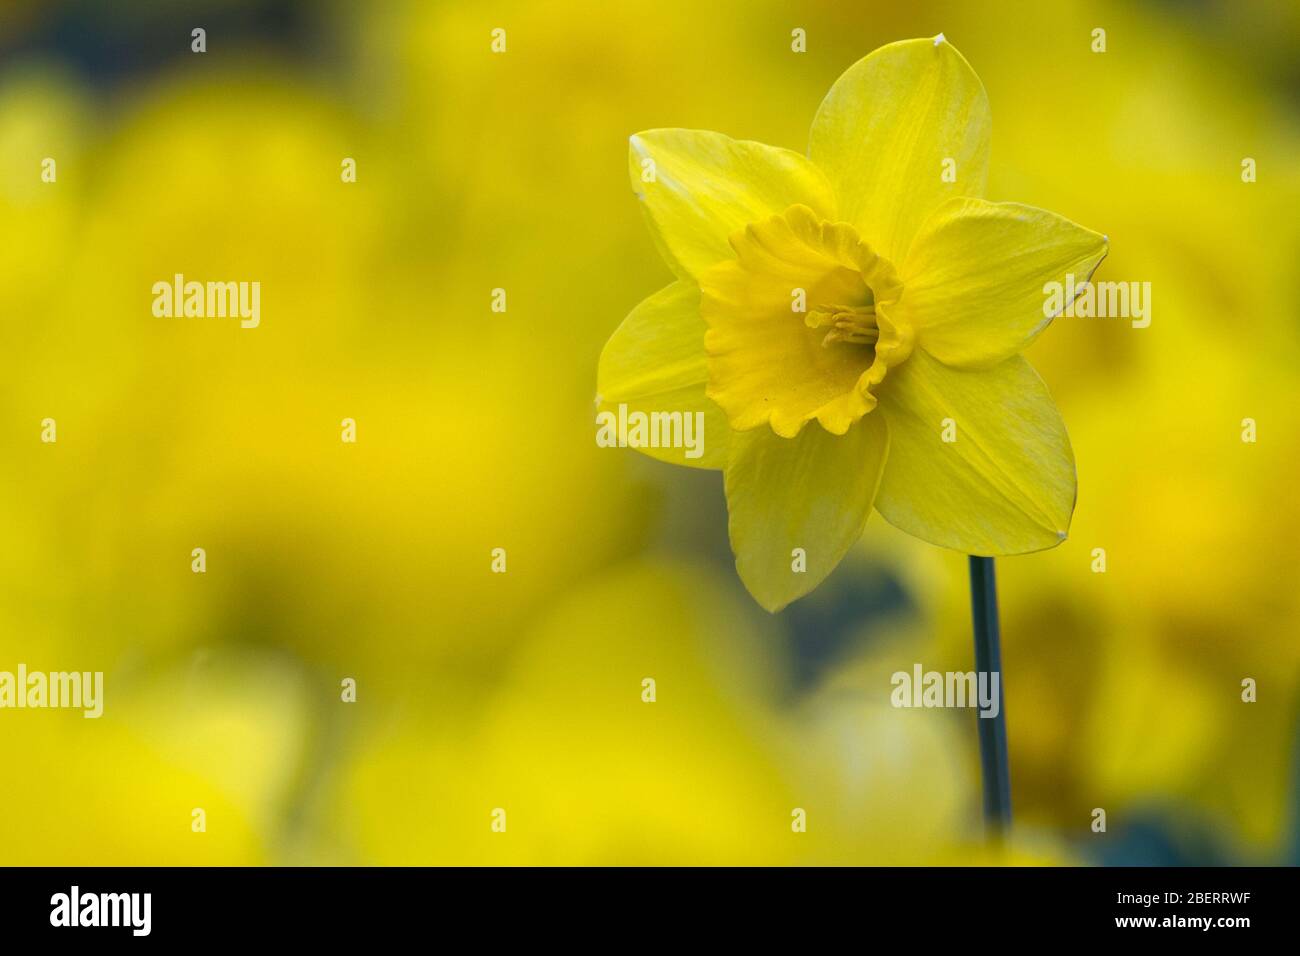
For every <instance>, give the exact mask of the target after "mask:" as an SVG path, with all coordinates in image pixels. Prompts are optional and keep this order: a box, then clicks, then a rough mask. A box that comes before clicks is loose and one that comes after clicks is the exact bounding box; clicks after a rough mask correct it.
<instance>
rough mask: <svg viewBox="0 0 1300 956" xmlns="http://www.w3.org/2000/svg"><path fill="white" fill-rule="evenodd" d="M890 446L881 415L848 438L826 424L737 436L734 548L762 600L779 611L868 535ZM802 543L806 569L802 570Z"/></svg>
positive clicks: (732, 485) (730, 482) (732, 479)
mask: <svg viewBox="0 0 1300 956" xmlns="http://www.w3.org/2000/svg"><path fill="white" fill-rule="evenodd" d="M888 450H889V434H888V431H887V430H886V427H885V422H884V420H883V419H882V418H881V416H880V415H878V414H874V413H873V414H870V415H866V416H864V417H863V418H862V419H860V420H859V421H858V422H857V423H856V424H854V425H853V427H851V428H850V429H849V430H848V432H847V433H846V434H844V435H832V434H830V433H829V432H827V431H826V429H824V428H822V427H821V426H820V425H809V426H808V427H807V428H805V429H804V430H803V431H802V432H800V433H799V435H798V436H797V437H795V438H781V437H779V436H777V435H775V434H773V433H772V431H771V430H770V429H767V428H757V429H754V430H753V431H748V432H735V433H733V435H732V453H731V460H730V461H729V462H727V470H726V489H727V511H728V520H729V525H730V529H731V550H732V551H734V552H735V554H736V570H737V571H738V572H739V573H740V578H741V580H742V581H744V582H745V587H747V588H748V589H749V593H750V594H752V595H753V596H754V599H755V600H756V601H758V603H759V604H761V605H762V606H763V607H765V608H766V609H767V610H769V611H773V612H775V611H779V610H781V608H783V607H785V606H786V605H787V604H789V603H790V602H791V601H793V600H795V599H796V598H800V597H803V595H805V594H807V593H808V592H809V591H811V590H812V589H813V588H815V587H816V586H817V585H818V584H820V583H821V582H822V581H823V580H824V579H825V578H826V576H827V575H828V574H830V573H831V571H833V570H834V569H835V566H836V565H837V564H839V563H840V559H841V558H843V557H844V555H845V553H846V552H847V551H848V550H849V548H850V547H852V546H853V544H854V543H855V542H856V541H857V540H858V538H859V537H861V536H862V529H863V528H864V527H865V526H866V523H867V516H868V515H869V514H870V513H871V502H872V499H873V498H874V497H875V495H876V488H877V486H878V485H879V482H880V473H881V470H882V467H883V466H884V463H885V457H886V455H887V453H888ZM796 548H801V549H803V553H804V555H805V557H804V560H805V561H806V562H807V564H806V567H807V570H806V571H802V572H800V571H796V570H794V565H795V561H796V558H797V556H796V554H795V553H794V549H796Z"/></svg>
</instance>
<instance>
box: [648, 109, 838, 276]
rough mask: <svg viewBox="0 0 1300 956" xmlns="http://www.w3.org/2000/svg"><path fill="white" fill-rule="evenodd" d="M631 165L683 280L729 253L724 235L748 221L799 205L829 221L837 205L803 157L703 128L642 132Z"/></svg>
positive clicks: (659, 239) (667, 255)
mask: <svg viewBox="0 0 1300 956" xmlns="http://www.w3.org/2000/svg"><path fill="white" fill-rule="evenodd" d="M647 160H649V161H652V163H653V165H652V166H647V165H646V161H647ZM628 171H629V173H630V175H631V177H632V190H633V191H634V192H635V193H636V195H637V198H639V199H640V200H641V201H642V202H643V204H644V205H643V208H644V210H645V213H646V218H647V220H648V221H649V223H650V230H651V232H652V233H653V234H654V236H655V241H656V244H657V245H658V246H659V250H660V252H661V253H662V254H663V256H664V259H665V260H667V262H668V264H669V266H671V267H672V269H673V271H674V272H675V273H677V275H678V277H680V278H686V277H688V276H698V275H699V273H700V272H702V271H703V270H705V269H707V268H708V267H709V266H711V265H713V264H715V263H717V262H721V261H722V260H724V259H730V258H732V251H731V247H730V246H729V245H728V244H727V237H728V236H730V235H731V234H732V233H733V232H735V231H736V230H737V229H740V228H741V227H743V226H744V225H745V224H746V223H750V222H755V221H757V220H759V219H766V218H767V217H768V216H771V215H774V214H776V213H779V212H782V211H783V210H785V209H786V208H788V207H789V206H792V205H794V204H795V203H802V204H803V205H806V206H810V207H811V208H812V209H813V210H815V211H816V212H817V213H818V214H819V215H820V216H822V217H823V218H825V219H830V218H833V214H834V211H835V198H834V194H833V193H832V192H831V188H830V186H829V184H828V183H827V182H826V177H825V176H823V175H822V173H821V171H820V170H818V169H817V167H816V166H814V165H813V164H812V163H811V162H809V161H808V160H807V159H805V158H804V157H803V156H800V155H799V154H798V153H795V152H792V151H790V150H788V149H778V148H777V147H774V146H765V145H763V144H762V143H754V142H749V141H747V140H736V139H731V138H730V137H729V136H724V135H722V134H721V133H712V132H708V131H706V130H691V129H652V130H646V131H645V132H643V133H637V134H636V135H635V136H633V137H632V138H631V139H630V140H629V152H628ZM647 178H651V179H652V181H647Z"/></svg>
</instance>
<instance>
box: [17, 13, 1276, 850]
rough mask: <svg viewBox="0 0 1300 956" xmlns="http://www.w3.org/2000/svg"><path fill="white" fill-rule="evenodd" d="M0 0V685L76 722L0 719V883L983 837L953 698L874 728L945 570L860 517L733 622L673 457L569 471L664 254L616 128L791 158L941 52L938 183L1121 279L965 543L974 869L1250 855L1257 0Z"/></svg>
mask: <svg viewBox="0 0 1300 956" xmlns="http://www.w3.org/2000/svg"><path fill="white" fill-rule="evenodd" d="M6 6H7V10H6V19H5V21H4V25H3V26H0V225H2V227H3V228H2V231H0V252H2V254H0V355H2V356H3V357H2V358H0V370H2V372H3V374H0V478H2V481H3V483H2V485H0V490H2V492H3V493H0V528H3V534H4V538H3V540H4V547H3V549H0V670H15V669H16V668H17V666H18V664H19V663H20V662H22V663H25V664H26V665H27V666H28V667H29V668H30V669H45V670H82V671H87V670H102V671H103V672H104V674H105V687H106V700H105V710H104V716H103V717H102V718H100V719H98V720H86V719H83V718H82V717H81V715H80V713H78V712H75V711H57V710H45V711H40V710H23V711H17V710H4V711H0V760H3V765H4V767H5V772H4V779H5V785H4V786H3V787H0V863H5V864H46V863H69V864H490V863H511V864H588V863H594V864H651V865H659V864H729V863H734V864H767V863H773V864H803V863H829V864H847V863H882V864H929V863H945V864H953V863H979V862H987V861H989V860H990V859H993V858H995V857H992V856H991V855H990V852H989V851H988V850H986V849H985V848H984V847H983V844H982V839H981V829H980V820H979V799H980V788H979V777H978V758H977V750H976V741H975V726H974V718H973V716H972V715H971V714H970V713H969V712H961V711H957V712H953V711H911V710H896V709H894V708H892V707H891V706H890V705H889V691H890V689H891V687H890V682H889V675H890V674H891V673H892V672H894V671H896V670H908V671H910V670H911V667H912V664H913V663H914V662H922V663H923V664H924V665H925V667H926V668H927V669H939V670H948V669H951V670H967V669H969V668H971V667H972V666H973V664H972V662H971V638H970V620H969V613H970V612H969V604H968V593H967V584H966V579H965V562H964V559H963V557H962V556H961V555H957V554H952V553H948V552H943V551H939V550H936V549H934V548H932V547H930V546H928V545H925V544H923V543H922V542H919V541H916V540H912V539H910V538H907V537H905V536H903V535H901V534H899V533H898V532H896V531H894V530H893V529H891V528H890V527H889V526H887V525H886V524H885V523H884V522H883V521H882V520H880V519H879V517H878V516H877V517H873V519H872V520H871V522H870V523H869V525H868V531H867V535H866V536H865V538H864V540H863V543H862V545H861V546H860V547H859V548H858V549H856V551H855V552H854V553H853V554H852V555H851V556H850V558H849V559H848V560H846V562H845V564H844V565H843V566H842V567H841V568H840V569H839V570H837V571H836V573H835V574H834V575H833V576H832V578H831V579H830V580H829V581H828V582H827V583H826V585H825V586H824V587H823V588H822V589H820V590H819V591H817V592H816V593H814V594H813V595H812V596H810V597H808V598H807V599H805V600H804V601H801V602H799V603H798V604H796V605H795V606H794V607H792V608H791V609H790V610H788V611H786V612H785V613H783V614H780V615H777V616H774V617H773V616H769V615H767V614H765V613H764V612H762V611H761V610H760V609H759V608H758V607H757V606H756V605H755V604H754V603H753V602H752V600H750V598H749V597H748V596H747V595H746V594H745V592H744V590H743V588H742V587H741V586H740V585H739V582H738V580H737V579H736V576H735V573H734V570H733V569H732V567H731V565H730V555H729V552H728V548H727V543H726V521H725V503H724V500H723V495H722V487H721V480H720V477H719V475H718V474H716V473H699V472H693V471H688V470H685V469H675V468H672V467H670V466H667V465H663V464H660V463H657V462H653V461H650V460H649V459H646V458H643V457H641V456H638V455H637V454H636V453H634V452H631V451H626V450H623V451H620V450H612V449H601V448H598V447H597V446H596V444H595V441H594V434H595V429H594V422H593V398H594V392H595V370H596V361H597V357H598V356H599V353H600V349H601V346H602V345H603V343H604V341H605V340H606V339H607V338H608V336H609V334H610V333H611V332H612V331H613V330H614V329H615V327H616V326H617V325H618V323H619V322H620V321H621V319H622V318H623V316H624V315H625V314H626V313H627V312H628V311H629V310H630V309H631V308H632V307H633V306H634V305H636V303H638V302H639V301H641V299H643V298H644V297H645V296H646V295H648V294H650V293H652V292H654V291H655V290H656V289H658V288H660V287H661V286H663V285H665V284H667V282H668V281H669V279H670V275H669V273H668V271H667V269H666V267H665V266H664V265H663V263H662V262H661V261H660V260H659V258H658V257H657V255H656V253H655V251H654V247H653V243H652V241H651V238H650V236H649V235H648V234H647V232H646V230H645V228H644V225H643V222H642V218H641V215H640V213H639V211H638V209H637V208H636V203H635V200H634V199H633V197H632V194H631V190H630V189H629V186H628V183H627V178H626V177H627V161H626V149H627V145H626V141H627V137H628V136H629V135H631V134H632V133H635V132H637V131H638V130H642V129H647V128H653V127H659V126H684V127H698V128H704V129H715V130H719V131H721V132H724V133H727V134H729V135H731V136H734V137H737V138H744V139H755V140H760V141H763V142H767V143H772V144H775V145H780V146H786V147H790V148H794V149H798V150H802V149H803V148H804V147H805V146H806V142H807V133H808V125H809V123H810V121H811V118H812V116H813V113H814V112H815V110H816V107H817V105H818V103H819V102H820V99H821V97H822V95H823V94H824V93H825V91H826V90H827V89H828V88H829V86H830V84H831V83H832V82H833V81H834V79H835V78H836V77H837V76H838V75H839V74H840V73H841V72H842V71H843V70H844V69H845V68H847V67H848V66H849V65H850V64H851V63H853V62H854V61H855V60H857V59H858V58H860V57H861V56H864V55H865V54H867V53H868V52H870V51H871V50H873V49H875V48H876V47H878V46H881V45H883V44H885V43H888V42H891V41H893V40H897V39H903V38H907V37H913V36H930V35H933V34H936V33H938V32H940V31H942V32H944V33H945V34H946V36H947V37H948V39H949V40H950V41H951V42H952V43H953V44H954V45H955V46H956V47H957V48H958V49H960V50H961V51H962V53H963V54H964V55H965V57H966V58H967V59H968V60H969V61H970V63H971V64H972V65H973V67H974V68H975V70H976V72H977V73H979V75H980V77H981V78H982V80H983V82H984V84H985V86H986V88H987V90H988V93H989V98H990V102H991V105H992V112H993V157H992V165H991V175H990V184H989V197H990V198H992V199H996V200H1016V201H1020V202H1025V203H1030V204H1033V205H1038V206H1042V207H1044V208H1047V209H1050V210H1053V211H1055V212H1058V213H1061V214H1063V215H1065V216H1068V217H1069V218H1071V219H1073V220H1075V221H1077V222H1079V223H1082V224H1084V225H1086V226H1088V227H1090V228H1094V229H1096V230H1098V231H1100V232H1104V233H1107V234H1108V235H1109V236H1110V241H1111V255H1110V257H1109V258H1108V260H1107V261H1106V262H1105V264H1104V265H1103V266H1102V272H1101V273H1100V274H1099V277H1100V278H1106V279H1112V280H1116V281H1120V280H1124V281H1149V282H1150V283H1151V284H1152V290H1153V291H1152V323H1151V326H1150V327H1149V328H1146V329H1134V328H1132V327H1130V326H1129V325H1128V324H1127V323H1125V322H1123V321H1115V320H1098V319H1093V320H1088V319H1061V320H1059V321H1057V322H1056V323H1055V324H1054V325H1053V327H1052V329H1051V330H1050V331H1049V332H1048V333H1047V334H1045V335H1044V336H1042V337H1041V338H1040V339H1039V340H1038V341H1037V342H1036V343H1035V344H1034V346H1033V347H1032V349H1031V350H1030V352H1029V358H1030V360H1031V361H1032V362H1033V363H1034V364H1035V366H1036V367H1037V368H1038V369H1039V371H1040V372H1041V373H1042V375H1043V377H1044V378H1045V379H1046V381H1047V382H1048V384H1049V385H1050V387H1051V389H1052V392H1053V395H1054V396H1055V398H1056V399H1057V401H1058V404H1059V405H1060V407H1061V410H1062V414H1063V415H1064V418H1065V421H1066V423H1067V425H1068V427H1069V430H1070V435H1071V438H1072V441H1073V444H1074V450H1075V456H1076V458H1077V461H1078V468H1079V502H1078V507H1077V510H1076V513H1075V517H1074V523H1073V526H1072V529H1071V535H1070V538H1069V540H1068V541H1066V542H1065V544H1063V545H1062V546H1061V547H1060V548H1058V549H1056V550H1054V551H1051V552H1047V553H1043V554H1038V555H1032V556H1027V557H1020V558H1013V559H1006V560H1001V561H999V562H998V569H999V575H1000V588H1001V591H1000V598H1001V603H1002V615H1003V619H1002V624H1003V639H1004V661H1003V663H1004V679H1005V682H1006V684H1005V687H1006V694H1007V703H1006V706H1007V715H1008V724H1009V735H1010V748H1011V763H1012V777H1013V792H1014V801H1015V811H1016V818H1017V826H1016V830H1015V834H1014V838H1013V842H1012V856H1011V857H1009V858H1010V859H1014V860H1015V861H1017V862H1043V863H1144V862H1145V863H1161V862H1197V863H1274V862H1285V861H1288V860H1289V861H1293V862H1294V859H1295V854H1296V853H1297V847H1300V841H1297V838H1296V836H1295V828H1296V814H1297V813H1298V812H1300V798H1298V797H1297V791H1296V787H1297V768H1296V752H1297V751H1296V735H1295V731H1296V726H1297V720H1298V718H1300V707H1298V706H1297V704H1298V703H1300V693H1298V691H1300V688H1298V687H1297V678H1298V677H1300V641H1298V640H1297V637H1300V630H1298V626H1297V622H1298V621H1300V499H1297V496H1296V494H1295V487H1294V482H1295V476H1296V474H1297V472H1298V470H1300V407H1298V406H1297V402H1296V397H1297V373H1296V369H1297V367H1300V321H1298V320H1297V311H1296V307H1295V302H1296V300H1297V292H1300V217H1297V216H1296V210H1297V208H1300V168H1298V167H1297V166H1296V164H1295V157H1296V156H1297V155H1300V97H1298V96H1297V94H1296V90H1297V88H1300V77H1298V76H1297V73H1296V70H1295V63H1296V62H1297V60H1298V59H1300V58H1298V57H1297V53H1298V52H1300V50H1298V49H1297V47H1298V46H1300V44H1298V43H1297V40H1296V37H1297V36H1298V35H1300V34H1298V32H1297V27H1300V14H1298V13H1297V10H1298V9H1300V8H1297V7H1296V5H1295V4H1291V3H1285V2H1278V3H1266V2H1260V3H1246V4H1238V3H1229V2H1227V0H1220V2H1218V3H1206V4H1199V5H1189V6H1188V7H1186V8H1183V7H1181V6H1180V5H1175V4H1166V3H1158V2H1151V3H1146V4H1133V3H1104V2H1102V3H1083V2H1071V0H1063V2H1054V3H1033V2H1009V3H1000V4H992V5H986V4H973V3H955V2H954V3H916V4H895V3H884V2H880V3H876V2H871V3H861V4H846V3H838V2H829V0H827V2H815V3H776V2H768V0H725V2H717V3H709V4H701V3H698V2H688V0H661V2H656V3H653V4H633V3H627V4H623V3H609V2H597V0H555V2H547V3H540V2H531V3H529V2H486V3H469V2H463V3H453V2H446V3H428V2H417V0H409V2H397V0H394V2H391V3H373V4H370V3H364V4H357V3H298V4H280V3H258V2H254V0H243V2H231V3H216V2H209V3H197V4H193V5H190V9H188V10H186V9H182V10H179V11H178V10H177V9H176V8H177V7H178V6H179V5H170V4H155V3H144V2H135V3H121V4H112V5H103V6H104V7H111V11H110V12H105V11H104V10H103V9H100V10H99V11H98V12H96V13H93V14H92V13H91V12H90V7H92V6H93V5H91V4H86V3H65V4H58V3H36V2H27V3H24V2H15V3H11V4H7V5H6ZM268 25H269V26H268ZM196 26H205V28H206V29H207V31H208V36H207V52H206V53H203V54H196V53H192V52H191V51H190V30H191V28H192V27H196ZM496 27H501V28H504V29H505V30H506V35H507V51H506V52H505V53H504V54H494V53H492V51H491V49H490V39H491V38H490V32H491V30H492V29H493V28H496ZM796 27H798V28H802V29H804V30H805V31H806V33H807V38H808V39H807V52H806V53H794V52H792V51H791V47H790V38H791V30H793V29H794V28H796ZM1096 28H1102V29H1105V30H1106V37H1107V49H1106V52H1104V53H1095V52H1093V50H1092V44H1093V34H1092V32H1093V30H1094V29H1096ZM141 50H143V51H145V52H146V53H147V56H141V57H139V58H133V52H134V51H141ZM46 157H53V158H55V159H56V161H57V175H58V178H57V182H56V183H52V184H51V183H44V182H42V181H41V176H40V173H41V162H42V160H43V159H44V158H46ZM345 157H351V158H353V159H355V160H356V163H357V181H356V182H355V183H343V182H342V181H341V177H340V164H341V162H342V161H343V159H344V158H345ZM1245 157H1251V158H1253V159H1254V160H1255V161H1256V163H1257V169H1258V180H1257V182H1254V183H1244V182H1243V181H1242V178H1241V163H1242V160H1243V158H1245ZM175 273H184V274H185V275H186V276H187V277H190V278H196V279H200V280H204V279H255V280H258V281H260V282H261V284H262V321H261V326H260V327H259V328H257V329H255V330H243V329H240V328H239V327H238V324H237V323H235V322H225V321H220V320H211V321H209V320H180V319H177V320H165V319H158V318H155V317H154V316H153V315H152V313H151V310H150V306H151V302H152V293H151V287H152V285H153V283H154V282H156V281H159V280H164V281H166V280H169V279H170V277H171V276H173V275H174V274H175ZM494 288H504V289H505V290H506V291H507V296H508V300H507V301H508V308H507V311H506V312H505V313H495V312H493V311H492V310H491V308H490V303H491V292H492V290H493V289H494ZM46 418H53V419H55V420H56V422H57V429H58V432H57V434H58V441H57V443H54V444H48V443H43V442H42V441H41V440H40V435H41V422H42V421H43V420H44V419H46ZM344 418H353V419H355V421H356V423H357V430H358V441H357V443H356V444H344V443H343V442H341V441H340V423H341V420H342V419H344ZM1245 418H1252V419H1254V420H1255V421H1256V423H1257V428H1258V440H1257V441H1256V442H1254V443H1246V442H1243V441H1242V439H1241V432H1242V420H1243V419H1245ZM196 547H202V548H204V549H205V550H206V553H207V571H206V573H204V574H194V573H192V572H191V565H190V562H191V550H192V549H193V548H196ZM494 548H504V549H506V553H507V555H508V571H507V573H505V574H494V573H492V572H491V570H490V562H491V552H492V549H494ZM1095 548H1104V549H1105V551H1106V556H1107V570H1106V572H1105V573H1104V574H1097V573H1094V572H1093V569H1092V565H1093V560H1094V559H1093V549H1095ZM647 677H652V678H654V680H655V682H656V688H657V699H656V701H655V702H654V703H653V704H647V703H644V702H643V701H642V681H643V679H645V678H647ZM1248 677H1249V678H1253V679H1254V680H1255V681H1257V684H1258V700H1257V701H1256V702H1254V703H1244V702H1243V701H1242V700H1241V682H1242V680H1243V679H1244V678H1248ZM345 678H352V679H354V680H355V681H356V683H357V700H356V702H355V703H344V702H343V701H342V700H341V699H340V682H341V681H342V680H343V679H345ZM194 808H203V809H204V811H205V813H206V820H207V827H206V831H205V832H202V833H196V832H194V831H193V830H192V828H191V813H192V810H193V809H194ZM497 808H501V809H504V810H505V811H506V813H507V815H508V828H507V831H506V832H505V833H495V832H493V830H492V828H491V822H492V814H493V811H494V810H496V809H497ZM794 808H800V809H803V810H804V811H805V812H806V814H807V820H808V829H807V832H806V833H793V832H792V830H791V819H792V816H791V814H792V811H793V810H794ZM1094 808H1104V809H1105V810H1106V812H1107V818H1108V828H1107V832H1106V833H1095V832H1093V830H1092V827H1091V824H1092V821H1093V811H1094Z"/></svg>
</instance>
